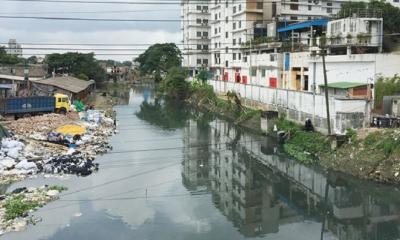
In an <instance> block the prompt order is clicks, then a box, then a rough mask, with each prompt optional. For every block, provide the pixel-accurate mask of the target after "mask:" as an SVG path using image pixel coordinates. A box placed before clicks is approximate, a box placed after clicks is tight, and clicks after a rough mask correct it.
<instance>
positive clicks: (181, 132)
mask: <svg viewBox="0 0 400 240" xmlns="http://www.w3.org/2000/svg"><path fill="white" fill-rule="evenodd" d="M113 94H115V95H118V96H119V97H121V100H122V101H121V103H126V104H125V105H120V106H117V107H116V108H115V110H116V111H117V114H118V129H119V131H120V132H119V134H118V135H116V136H114V137H113V138H112V145H113V147H114V150H113V151H112V152H111V153H109V154H106V155H104V156H101V157H99V158H98V159H97V161H98V162H99V163H100V170H99V172H97V173H95V174H93V175H91V176H89V177H84V178H80V177H72V176H71V177H66V178H63V179H58V178H45V177H38V178H34V179H28V180H25V181H22V182H19V183H16V184H13V185H11V186H9V187H8V191H10V190H12V189H14V188H16V187H19V186H40V185H43V184H61V185H64V186H67V187H68V189H69V190H68V191H67V192H64V193H63V195H62V196H61V198H60V200H58V201H55V202H53V203H50V204H48V205H47V206H45V207H44V208H42V209H40V210H39V211H38V212H36V213H35V215H37V216H40V217H42V219H43V221H42V222H40V223H39V224H37V225H35V226H29V227H28V229H27V230H26V231H23V232H18V233H9V234H6V235H4V236H2V237H1V238H2V239H56V240H64V239H116V240H117V239H151V240H153V239H157V240H158V239H160V240H167V239H171V240H172V239H247V238H248V239H250V238H258V239H277V240H281V239H305V240H310V239H321V237H322V239H346V240H347V239H349V240H356V239H357V240H358V239H376V240H385V239H399V238H400V224H399V213H400V194H399V191H398V189H397V188H396V187H394V186H382V185H376V184H372V183H370V182H364V181H358V180H355V179H352V178H349V177H346V176H343V175H339V174H335V173H327V172H324V171H322V170H320V169H317V168H312V167H307V166H303V165H301V164H298V163H297V162H296V161H293V160H291V159H290V158H288V157H287V156H285V155H284V154H282V153H281V150H280V148H279V146H278V145H277V144H276V143H275V141H274V140H272V139H268V138H265V137H260V136H257V135H254V134H252V133H250V132H248V131H246V130H243V129H240V128H237V127H235V126H234V125H232V124H231V123H229V122H227V121H224V120H221V119H219V118H217V117H216V116H213V115H212V114H208V113H201V112H198V111H195V110H193V109H191V108H188V107H186V106H184V105H183V104H180V103H177V102H168V101H167V102H166V101H163V100H160V99H157V100H156V99H154V98H152V93H151V91H150V90H149V89H147V88H146V87H144V88H141V89H140V90H135V91H130V92H128V91H117V92H114V93H113ZM3 187H4V188H5V187H6V186H3ZM323 222H324V224H322V223H323Z"/></svg>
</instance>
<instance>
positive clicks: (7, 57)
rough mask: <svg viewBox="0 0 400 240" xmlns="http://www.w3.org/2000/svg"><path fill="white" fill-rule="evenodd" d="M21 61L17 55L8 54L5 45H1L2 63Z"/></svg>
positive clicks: (0, 57)
mask: <svg viewBox="0 0 400 240" xmlns="http://www.w3.org/2000/svg"><path fill="white" fill-rule="evenodd" d="M18 62H20V60H19V59H18V57H17V56H15V55H11V54H7V52H6V50H5V48H4V47H0V63H2V64H16V63H18Z"/></svg>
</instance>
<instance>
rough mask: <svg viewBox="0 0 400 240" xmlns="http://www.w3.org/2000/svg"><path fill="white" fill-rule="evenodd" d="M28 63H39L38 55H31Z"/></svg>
mask: <svg viewBox="0 0 400 240" xmlns="http://www.w3.org/2000/svg"><path fill="white" fill-rule="evenodd" d="M26 60H27V61H28V63H30V64H36V63H37V57H36V56H30V57H29V58H27V59H26Z"/></svg>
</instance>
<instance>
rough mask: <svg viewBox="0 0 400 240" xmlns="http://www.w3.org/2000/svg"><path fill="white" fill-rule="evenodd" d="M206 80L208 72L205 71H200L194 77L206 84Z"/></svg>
mask: <svg viewBox="0 0 400 240" xmlns="http://www.w3.org/2000/svg"><path fill="white" fill-rule="evenodd" d="M207 78H208V72H207V71H206V70H200V72H199V73H198V74H197V75H196V79H197V80H198V81H201V82H202V83H206V82H207Z"/></svg>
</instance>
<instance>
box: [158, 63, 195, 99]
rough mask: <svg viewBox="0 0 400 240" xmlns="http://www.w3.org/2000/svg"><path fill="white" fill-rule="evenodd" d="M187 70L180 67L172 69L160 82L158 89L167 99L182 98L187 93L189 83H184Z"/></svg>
mask: <svg viewBox="0 0 400 240" xmlns="http://www.w3.org/2000/svg"><path fill="white" fill-rule="evenodd" d="M186 78H187V70H186V69H184V68H182V67H172V68H171V69H169V71H168V74H167V76H166V77H165V79H164V80H163V81H162V82H161V86H160V89H161V90H162V91H163V92H164V93H166V94H167V95H168V96H169V97H174V98H184V97H186V96H187V94H188V92H189V83H188V82H187V81H186Z"/></svg>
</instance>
